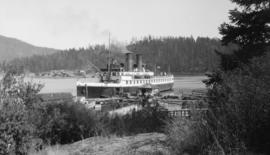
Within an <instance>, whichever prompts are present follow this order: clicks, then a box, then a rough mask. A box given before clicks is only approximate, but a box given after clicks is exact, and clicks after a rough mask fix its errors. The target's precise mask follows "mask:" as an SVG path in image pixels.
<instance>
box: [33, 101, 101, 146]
mask: <svg viewBox="0 0 270 155" xmlns="http://www.w3.org/2000/svg"><path fill="white" fill-rule="evenodd" d="M35 117H36V118H37V119H36V120H37V121H36V122H35V125H36V127H37V131H36V134H37V136H38V137H40V138H41V139H43V140H44V142H45V143H47V144H57V143H59V144H66V143H71V142H75V141H78V140H82V139H84V138H88V137H91V136H93V135H94V133H95V132H94V131H95V126H96V122H97V120H96V119H95V113H94V112H93V111H91V110H89V109H87V108H86V107H85V106H84V105H83V104H80V103H75V102H73V101H70V102H64V101H61V102H48V103H42V104H41V105H40V107H39V108H37V109H36V115H35Z"/></svg>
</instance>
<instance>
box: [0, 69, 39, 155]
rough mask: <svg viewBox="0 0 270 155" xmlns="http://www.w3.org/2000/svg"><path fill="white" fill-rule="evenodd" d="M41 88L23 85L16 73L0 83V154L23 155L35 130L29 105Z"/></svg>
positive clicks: (30, 143) (5, 77)
mask: <svg viewBox="0 0 270 155" xmlns="http://www.w3.org/2000/svg"><path fill="white" fill-rule="evenodd" d="M40 88H41V86H40V85H35V84H30V83H25V82H23V77H22V76H19V75H18V74H17V72H16V71H15V70H11V71H9V72H7V73H6V75H5V76H4V77H3V79H2V80H1V82H0V154H26V153H27V150H28V149H29V148H30V147H31V145H32V138H33V131H34V130H35V127H34V126H33V125H32V124H31V123H29V122H30V117H29V116H30V115H29V114H30V113H29V110H30V109H31V106H32V103H33V102H34V99H35V96H36V93H37V92H38V91H39V89H40Z"/></svg>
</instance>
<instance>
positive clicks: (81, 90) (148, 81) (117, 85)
mask: <svg viewBox="0 0 270 155" xmlns="http://www.w3.org/2000/svg"><path fill="white" fill-rule="evenodd" d="M132 57H133V53H126V63H125V64H123V63H121V64H120V65H113V64H110V63H109V64H108V65H107V68H106V69H102V70H101V71H102V72H101V74H100V75H99V78H97V79H96V80H94V81H93V79H92V80H90V79H87V78H85V79H80V80H78V81H77V96H78V97H85V98H86V99H91V98H110V97H115V96H121V95H123V94H130V95H138V94H142V93H144V92H143V91H145V90H149V89H151V90H156V91H159V92H162V91H168V90H171V89H172V87H173V83H174V76H173V75H172V74H170V73H166V72H161V73H159V74H156V73H154V72H153V71H149V70H147V69H146V68H145V65H143V62H142V55H141V54H136V64H134V65H133V59H132Z"/></svg>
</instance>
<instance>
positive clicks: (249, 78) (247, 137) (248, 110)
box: [208, 54, 270, 154]
mask: <svg viewBox="0 0 270 155" xmlns="http://www.w3.org/2000/svg"><path fill="white" fill-rule="evenodd" d="M269 59H270V54H268V55H266V56H264V57H261V58H256V59H254V60H252V63H251V64H249V65H243V66H242V67H241V68H238V69H235V70H234V71H231V72H226V73H224V72H223V73H221V79H222V82H221V83H219V84H214V85H213V86H212V87H211V88H210V89H209V93H208V96H209V99H210V100H209V108H210V111H211V113H209V114H210V115H209V117H208V125H209V127H211V128H212V129H213V130H214V131H215V133H216V136H217V137H218V141H219V142H220V144H221V145H222V147H223V148H224V150H225V151H226V152H227V153H230V152H232V150H235V149H238V150H240V152H243V151H245V150H246V149H248V150H252V151H255V152H263V153H268V154H269V153H270V149H269V145H270V143H269V142H270V134H269V132H266V131H269V130H270V123H269V122H270V104H269V101H270V95H269V92H270V62H269Z"/></svg>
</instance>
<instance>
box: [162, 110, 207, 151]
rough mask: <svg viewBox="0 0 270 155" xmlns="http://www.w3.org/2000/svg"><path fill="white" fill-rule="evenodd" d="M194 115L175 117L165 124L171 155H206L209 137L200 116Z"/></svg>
mask: <svg viewBox="0 0 270 155" xmlns="http://www.w3.org/2000/svg"><path fill="white" fill-rule="evenodd" d="M196 115H197V116H196V117H191V118H186V117H177V118H174V119H173V120H171V121H169V122H168V123H167V125H166V128H165V131H166V134H167V136H168V139H167V142H168V146H169V147H170V149H171V151H172V154H184V153H187V154H191V155H193V154H194V155H196V154H208V146H209V144H210V139H211V136H210V133H209V131H208V130H207V127H206V126H205V125H204V124H203V122H204V120H203V118H202V115H200V114H199V113H197V114H196ZM194 116H195V115H194Z"/></svg>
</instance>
